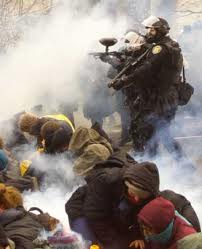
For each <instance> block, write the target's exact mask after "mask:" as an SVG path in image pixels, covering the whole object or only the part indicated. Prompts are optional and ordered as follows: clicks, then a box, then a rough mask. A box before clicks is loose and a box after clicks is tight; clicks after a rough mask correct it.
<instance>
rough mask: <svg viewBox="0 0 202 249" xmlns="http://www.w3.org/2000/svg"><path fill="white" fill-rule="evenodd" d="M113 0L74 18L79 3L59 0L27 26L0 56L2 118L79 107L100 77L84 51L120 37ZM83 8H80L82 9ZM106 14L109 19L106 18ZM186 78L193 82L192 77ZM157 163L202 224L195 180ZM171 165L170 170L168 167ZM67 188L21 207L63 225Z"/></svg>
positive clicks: (167, 184) (31, 196) (164, 160)
mask: <svg viewBox="0 0 202 249" xmlns="http://www.w3.org/2000/svg"><path fill="white" fill-rule="evenodd" d="M79 2H81V1H79ZM107 2H110V4H111V5H109V4H108V3H107ZM114 2H116V1H101V3H98V4H97V5H95V7H94V8H92V10H91V11H88V14H87V15H85V14H79V11H78V5H77V6H75V3H76V1H69V0H68V1H67V0H66V1H59V3H60V4H58V5H57V6H56V7H55V8H54V10H52V12H51V14H50V15H47V16H43V17H41V18H40V20H39V21H38V23H37V24H35V25H34V26H32V27H27V28H26V32H25V34H24V37H23V39H22V40H21V41H20V42H19V43H18V44H17V46H16V47H15V48H11V49H9V50H8V51H7V53H6V54H5V55H2V56H1V57H0V67H1V74H0V80H1V86H0V90H1V92H2V97H1V100H0V105H1V107H2V108H1V112H0V114H1V117H2V119H4V118H7V117H8V116H10V115H11V114H13V113H15V112H18V111H21V110H24V109H29V108H30V107H32V106H34V105H36V104H43V105H44V106H45V107H46V109H47V112H48V111H50V110H54V109H55V108H56V109H57V107H58V105H59V104H60V103H61V102H74V101H75V100H76V102H79V103H80V101H81V99H83V98H85V95H84V92H85V91H84V89H85V88H87V86H86V84H88V78H90V77H91V78H94V79H95V80H96V77H99V76H100V74H99V75H97V71H96V72H95V71H94V66H95V67H96V66H97V63H99V62H95V61H94V60H92V58H89V57H87V53H88V52H90V51H96V50H97V51H103V50H104V49H103V48H102V47H101V46H100V45H99V44H98V40H99V38H101V37H104V36H110V37H112V36H115V37H118V38H119V37H121V36H122V35H123V34H124V32H125V31H126V29H127V28H128V26H127V17H126V16H124V15H120V16H118V18H117V19H114V17H113V13H111V11H112V10H114V11H115V10H116V9H114V8H113V7H114V5H113V3H114ZM130 2H131V3H132V2H133V1H130ZM115 4H116V3H115ZM85 7H86V6H83V8H84V9H85ZM110 8H111V9H110ZM109 15H111V16H112V17H113V18H109ZM199 32H201V30H200V31H199ZM189 39H190V37H189ZM196 48H197V49H200V45H199V43H197V46H192V49H193V50H194V51H195V49H196ZM197 54H198V52H197V53H195V55H196V56H197ZM196 56H195V57H194V58H192V60H191V64H192V63H193V64H192V65H193V67H194V68H195V66H196V68H197V70H196V71H197V73H198V72H200V71H199V65H200V63H199V60H201V58H198V57H196ZM196 58H197V59H196ZM99 65H101V66H102V67H103V70H104V71H105V69H106V65H102V64H101V63H99ZM98 71H99V70H98ZM84 76H85V77H84ZM189 78H192V75H191V74H190V76H189ZM199 82H200V80H199V79H198V77H197V80H196V81H195V82H193V83H194V84H193V85H194V86H195V88H196V91H198V89H197V88H198V86H199ZM106 83H107V82H106ZM200 96H201V95H200ZM198 98H199V96H198V97H197V95H195V96H194V97H193V102H197V101H198ZM194 110H195V109H194ZM192 111H193V110H192ZM191 113H192V112H191ZM180 118H181V116H180ZM180 120H182V119H180ZM180 124H181V126H180V129H181V130H183V127H185V124H184V120H182V122H181V123H180ZM178 131H179V129H178ZM196 150H197V153H198V148H196V147H195V146H192V148H191V151H189V154H191V153H192V152H193V151H195V152H196ZM197 153H196V154H197ZM55 160H56V161H54V165H56V164H57V167H59V168H60V167H61V168H62V169H63V170H64V171H65V172H66V174H67V175H66V179H67V182H71V183H72V181H74V175H73V173H72V171H71V163H70V162H67V161H65V159H62V160H61V158H57V159H55ZM50 161H51V160H50V159H46V161H45V162H41V163H40V167H42V168H43V167H44V169H45V170H48V169H49V167H50V168H51V167H54V166H53V164H51V163H50ZM156 162H157V165H158V166H159V167H160V173H161V189H165V188H168V189H172V190H174V191H176V192H178V193H182V194H185V196H186V197H187V198H188V199H190V200H191V201H192V204H193V206H194V207H195V208H196V211H197V212H198V214H199V216H200V218H201V220H202V212H201V210H200V208H199V207H200V206H201V204H202V203H201V198H200V197H201V193H202V190H201V188H200V187H199V186H200V185H198V183H197V181H196V184H194V187H193V185H192V183H193V182H187V183H186V181H182V182H180V181H178V179H177V178H176V176H175V177H173V172H175V167H177V165H175V163H174V162H173V161H172V160H171V159H170V157H169V156H161V157H159V158H158V159H157V160H156ZM44 165H45V166H44ZM47 165H48V166H47ZM171 165H174V166H173V167H170V166H171ZM46 167H48V169H47V168H46ZM67 168H68V170H66V169H67ZM64 171H62V172H64ZM178 177H179V178H183V177H185V176H184V175H179V176H178ZM53 178H55V175H53ZM185 179H186V178H184V180H185ZM185 183H186V184H185ZM78 184H79V183H77V186H78ZM66 186H67V187H63V188H59V187H58V186H57V187H56V185H53V186H51V187H49V188H48V189H44V191H43V192H40V193H29V192H28V193H25V206H26V207H31V206H38V207H39V208H41V209H42V210H44V211H48V212H49V213H50V214H51V215H52V216H55V217H57V218H59V219H60V220H61V221H63V223H64V224H66V225H67V224H68V223H67V216H66V214H65V210H64V204H65V201H66V200H67V199H68V197H69V196H70V193H71V192H72V191H73V189H74V188H73V187H72V185H71V184H70V186H68V184H67V185H66ZM75 187H76V186H75ZM193 188H194V190H193Z"/></svg>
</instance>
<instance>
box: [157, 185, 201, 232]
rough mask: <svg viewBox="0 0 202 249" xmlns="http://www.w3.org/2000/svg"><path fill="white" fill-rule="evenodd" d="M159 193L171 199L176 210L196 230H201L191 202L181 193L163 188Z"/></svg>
mask: <svg viewBox="0 0 202 249" xmlns="http://www.w3.org/2000/svg"><path fill="white" fill-rule="evenodd" d="M160 195H161V196H162V197H164V198H165V199H167V200H169V201H171V202H172V203H173V204H174V206H175V208H176V210H177V211H178V212H179V213H180V214H181V215H182V216H183V217H185V218H186V219H187V220H188V221H189V222H190V223H191V224H192V225H193V227H194V228H195V229H196V231H197V232H200V231H201V227H200V223H199V219H198V216H197V214H196V212H195V211H194V209H193V207H192V205H191V203H190V202H189V201H188V200H187V199H186V198H185V197H184V196H183V195H180V194H177V193H175V192H174V191H171V190H164V191H162V192H161V194H160Z"/></svg>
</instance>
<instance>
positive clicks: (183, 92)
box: [178, 66, 194, 106]
mask: <svg viewBox="0 0 202 249" xmlns="http://www.w3.org/2000/svg"><path fill="white" fill-rule="evenodd" d="M182 71H183V78H182V82H180V84H179V88H178V93H179V103H178V104H179V105H180V106H183V105H186V104H187V103H188V102H189V100H190V99H191V96H192V95H193V93H194V88H193V86H191V85H190V84H189V83H187V82H186V77H185V69H184V66H183V69H182Z"/></svg>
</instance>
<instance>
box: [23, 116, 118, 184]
mask: <svg viewBox="0 0 202 249" xmlns="http://www.w3.org/2000/svg"><path fill="white" fill-rule="evenodd" d="M41 137H42V139H43V146H44V147H43V151H40V153H37V154H35V156H33V157H32V158H31V160H23V161H22V162H21V164H20V170H21V175H22V176H32V177H36V178H37V180H38V183H39V186H40V185H41V183H42V182H43V180H44V178H45V176H46V175H47V173H46V172H42V171H41V170H40V167H37V157H38V156H39V157H40V156H42V155H43V154H44V153H45V154H49V155H50V154H51V155H56V154H58V153H63V152H69V153H67V154H66V155H67V159H69V160H71V161H72V163H73V171H74V173H75V175H77V176H78V175H79V176H84V175H86V174H87V173H88V172H89V171H90V170H92V169H93V167H94V166H95V165H96V164H97V163H99V162H102V161H105V160H106V159H107V158H108V157H110V155H111V154H112V152H113V148H112V145H111V143H110V139H109V138H108V136H107V134H106V133H105V132H104V131H103V130H102V129H101V128H100V127H99V125H98V124H94V126H92V127H91V128H85V127H79V128H77V129H76V130H75V132H74V133H73V134H72V133H71V132H68V131H67V130H66V129H64V127H63V128H61V127H60V125H59V124H58V123H57V122H55V121H48V122H46V123H45V124H44V125H43V127H42V128H41Z"/></svg>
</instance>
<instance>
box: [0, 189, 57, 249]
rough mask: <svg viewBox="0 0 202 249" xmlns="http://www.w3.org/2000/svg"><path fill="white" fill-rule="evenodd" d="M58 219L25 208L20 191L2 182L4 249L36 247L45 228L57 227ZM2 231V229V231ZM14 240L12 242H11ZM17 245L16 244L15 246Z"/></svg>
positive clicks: (0, 201) (0, 217) (0, 219)
mask: <svg viewBox="0 0 202 249" xmlns="http://www.w3.org/2000/svg"><path fill="white" fill-rule="evenodd" d="M58 222H59V221H58V220H57V219H55V218H53V217H50V216H49V215H48V214H42V213H40V214H39V215H37V214H34V213H31V212H28V211H26V210H25V209H24V208H23V198H22V196H21V194H20V192H19V191H18V190H17V189H15V188H13V187H11V186H7V187H6V186H5V185H4V184H0V226H1V228H2V229H3V236H4V237H3V241H2V239H0V241H1V243H2V246H4V247H3V249H4V248H6V249H7V247H6V246H9V247H8V248H16V249H34V248H35V246H34V243H33V241H34V240H35V239H36V238H37V237H38V236H39V235H40V234H41V232H42V231H43V230H48V231H51V230H53V229H54V228H56V225H57V224H58ZM0 232H1V233H2V231H0ZM10 241H12V242H10ZM14 245H15V246H14Z"/></svg>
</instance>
